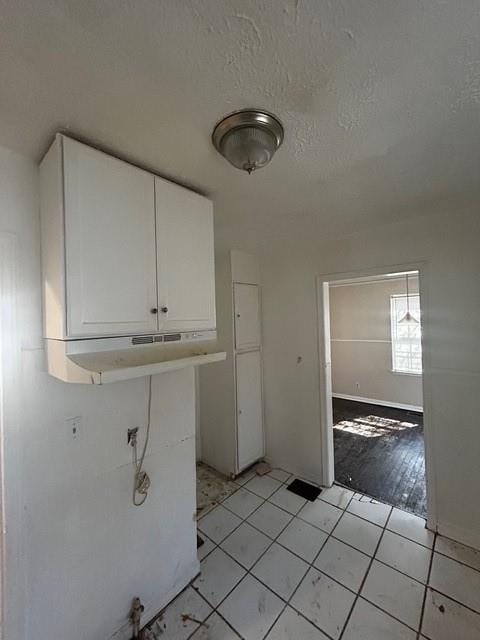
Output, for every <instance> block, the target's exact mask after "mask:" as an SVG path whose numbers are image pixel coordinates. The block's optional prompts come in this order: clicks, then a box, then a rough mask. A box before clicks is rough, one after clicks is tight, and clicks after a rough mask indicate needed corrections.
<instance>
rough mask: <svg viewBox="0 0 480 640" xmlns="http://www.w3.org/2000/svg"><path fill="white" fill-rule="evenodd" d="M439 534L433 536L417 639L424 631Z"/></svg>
mask: <svg viewBox="0 0 480 640" xmlns="http://www.w3.org/2000/svg"><path fill="white" fill-rule="evenodd" d="M437 535H438V533H437V532H435V533H434V538H433V547H432V555H431V556H430V562H429V565H428V574H427V584H426V587H425V593H424V594H423V603H422V611H421V613H420V624H419V626H418V633H417V640H419V639H420V636H421V633H422V626H423V617H424V615H425V606H426V604H427V596H428V589H429V585H430V576H431V573H432V565H433V554H434V553H435V543H436V541H437Z"/></svg>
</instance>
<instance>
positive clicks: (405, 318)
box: [398, 311, 419, 324]
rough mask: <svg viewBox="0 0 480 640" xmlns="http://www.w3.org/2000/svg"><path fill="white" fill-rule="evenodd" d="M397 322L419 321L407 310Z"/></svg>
mask: <svg viewBox="0 0 480 640" xmlns="http://www.w3.org/2000/svg"><path fill="white" fill-rule="evenodd" d="M398 322H399V324H418V322H419V321H418V320H417V319H416V318H415V316H412V314H411V313H410V311H407V313H406V314H405V315H404V316H403V318H401V319H400V320H399V321H398Z"/></svg>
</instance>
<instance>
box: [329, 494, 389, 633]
mask: <svg viewBox="0 0 480 640" xmlns="http://www.w3.org/2000/svg"><path fill="white" fill-rule="evenodd" d="M352 500H353V497H352ZM350 502H351V501H350ZM350 502H349V503H348V504H350ZM392 513H393V509H392V510H391V511H390V513H389V515H388V518H387V520H386V521H385V526H384V527H383V531H382V533H381V535H380V537H379V539H378V542H377V544H376V547H375V551H374V552H373V555H372V557H371V558H370V562H369V564H368V568H367V570H366V571H365V575H364V576H363V579H362V582H361V583H360V587H359V589H358V591H357V593H356V596H355V600H354V601H353V604H352V606H351V608H350V611H349V612H348V615H347V618H346V620H345V623H344V625H343V629H342V631H341V633H340V635H339V637H338V640H342V638H343V635H344V633H345V630H346V628H347V626H348V623H349V622H350V619H351V617H352V615H353V611H354V609H355V607H356V606H357V602H358V599H359V598H360V593H361V591H362V589H363V586H364V584H365V582H366V580H367V576H368V574H369V573H370V569H371V568H372V564H373V560H374V558H375V556H376V555H377V552H378V548H379V547H380V543H381V541H382V539H383V536H384V535H385V531H386V529H387V524H388V521H389V520H390V516H391V515H392ZM335 528H336V525H335ZM335 528H334V529H333V531H335ZM333 531H332V533H333ZM385 613H386V612H385Z"/></svg>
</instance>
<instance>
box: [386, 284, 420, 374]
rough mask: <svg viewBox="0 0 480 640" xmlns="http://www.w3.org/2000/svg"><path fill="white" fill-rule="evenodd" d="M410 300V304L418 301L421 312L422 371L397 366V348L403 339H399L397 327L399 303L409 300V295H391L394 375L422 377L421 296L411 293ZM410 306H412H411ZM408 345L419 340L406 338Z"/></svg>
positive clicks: (391, 336)
mask: <svg viewBox="0 0 480 640" xmlns="http://www.w3.org/2000/svg"><path fill="white" fill-rule="evenodd" d="M408 297H409V299H410V302H411V301H412V298H416V299H417V300H418V310H419V315H420V320H419V329H420V336H419V337H418V342H419V345H420V370H416V369H406V368H400V367H398V365H397V364H396V360H397V358H398V352H397V350H396V346H398V343H399V341H401V340H402V339H401V338H398V337H397V325H398V321H397V319H396V318H397V311H398V309H397V306H396V305H397V301H398V300H399V299H404V300H406V299H407V294H406V293H399V294H391V295H390V338H391V353H392V369H391V371H392V373H395V374H398V375H405V376H421V375H422V374H423V350H422V337H421V330H422V325H421V309H420V294H419V293H411V294H409V296H408ZM410 306H412V305H411V304H410ZM404 340H405V341H406V342H407V343H408V344H410V345H411V344H412V342H413V340H415V341H416V340H417V338H405V339H404ZM408 357H409V359H410V360H411V358H412V355H411V348H410V351H409V356H408Z"/></svg>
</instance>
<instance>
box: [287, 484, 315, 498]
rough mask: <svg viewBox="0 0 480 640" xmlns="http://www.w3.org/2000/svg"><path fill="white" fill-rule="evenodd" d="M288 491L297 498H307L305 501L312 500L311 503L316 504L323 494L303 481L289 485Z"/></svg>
mask: <svg viewBox="0 0 480 640" xmlns="http://www.w3.org/2000/svg"><path fill="white" fill-rule="evenodd" d="M287 489H288V491H291V492H292V493H295V494H296V495H297V496H300V497H301V498H305V500H310V502H314V501H315V500H316V499H317V498H318V496H319V495H320V492H321V489H319V488H318V487H315V486H314V485H313V484H310V483H309V482H304V481H303V480H294V481H293V482H292V483H291V484H289V485H288V487H287Z"/></svg>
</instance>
